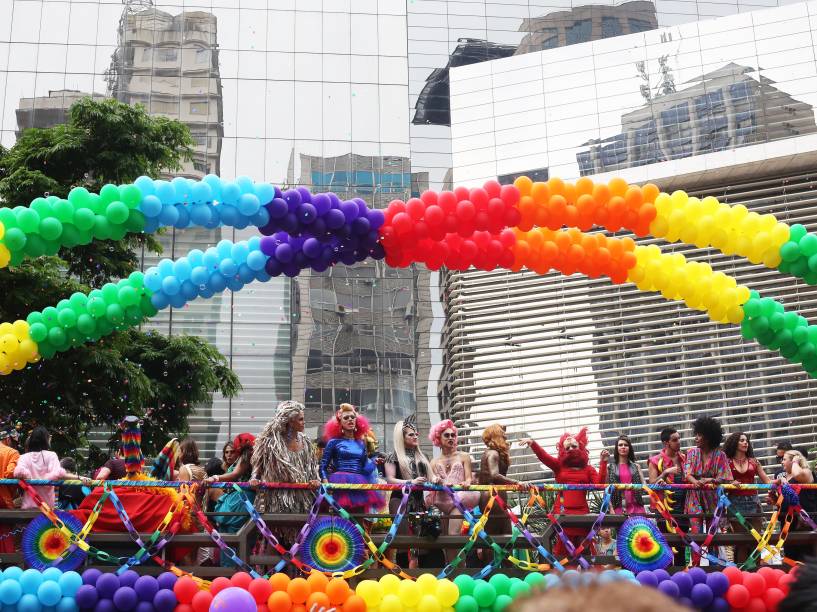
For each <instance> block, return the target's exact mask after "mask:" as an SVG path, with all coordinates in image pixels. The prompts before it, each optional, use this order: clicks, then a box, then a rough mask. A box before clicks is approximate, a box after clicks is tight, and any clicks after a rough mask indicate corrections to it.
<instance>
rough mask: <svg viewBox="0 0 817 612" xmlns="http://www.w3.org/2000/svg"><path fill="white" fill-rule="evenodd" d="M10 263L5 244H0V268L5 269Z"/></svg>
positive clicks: (9, 254)
mask: <svg viewBox="0 0 817 612" xmlns="http://www.w3.org/2000/svg"><path fill="white" fill-rule="evenodd" d="M10 261H11V253H10V252H9V250H8V248H7V247H6V245H5V244H0V268H5V267H6V266H7V265H9V262H10Z"/></svg>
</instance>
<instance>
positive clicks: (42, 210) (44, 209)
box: [29, 198, 54, 219]
mask: <svg viewBox="0 0 817 612" xmlns="http://www.w3.org/2000/svg"><path fill="white" fill-rule="evenodd" d="M29 208H31V209H32V210H34V211H36V212H37V214H38V215H40V219H47V218H48V217H53V216H54V209H53V208H51V203H50V202H48V200H46V199H45V198H34V200H33V201H32V202H31V206H30V207H29Z"/></svg>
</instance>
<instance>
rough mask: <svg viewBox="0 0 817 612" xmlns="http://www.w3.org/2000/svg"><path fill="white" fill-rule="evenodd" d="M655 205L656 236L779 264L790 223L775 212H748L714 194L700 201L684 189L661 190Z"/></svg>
mask: <svg viewBox="0 0 817 612" xmlns="http://www.w3.org/2000/svg"><path fill="white" fill-rule="evenodd" d="M655 208H656V211H657V213H658V214H657V216H656V217H655V220H654V221H653V222H652V224H651V225H650V233H651V234H652V235H653V236H655V237H656V238H663V239H664V240H667V241H668V242H678V241H681V242H684V243H686V244H694V245H695V246H696V247H698V248H705V247H713V248H715V249H718V250H719V251H721V252H722V253H724V254H726V255H740V256H742V257H746V258H748V259H749V261H751V262H752V263H754V264H758V263H761V262H762V263H763V264H764V265H766V266H767V267H769V268H776V267H777V266H778V265H779V264H780V257H781V245H783V244H784V243H785V242H786V241H787V240H789V233H790V229H789V226H788V225H786V224H785V223H781V222H779V221H778V220H777V218H776V217H775V216H774V215H771V214H765V215H759V214H758V213H756V212H749V210H748V209H747V208H746V207H745V206H744V205H743V204H738V205H736V206H729V205H728V204H722V203H720V202H718V200H717V199H716V198H714V197H712V196H708V197H705V198H704V199H703V200H700V199H698V198H696V197H690V196H689V195H688V194H687V193H686V192H684V191H675V192H673V193H672V194H671V195H670V194H667V193H661V194H659V195H658V196H657V197H656V198H655ZM792 229H793V228H792ZM815 238H817V237H815Z"/></svg>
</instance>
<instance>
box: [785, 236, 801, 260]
mask: <svg viewBox="0 0 817 612" xmlns="http://www.w3.org/2000/svg"><path fill="white" fill-rule="evenodd" d="M780 257H782V258H783V261H787V262H789V263H791V262H793V261H795V260H796V259H798V258H799V257H800V247H798V246H797V243H796V242H792V241H789V242H784V243H783V246H781V247H780Z"/></svg>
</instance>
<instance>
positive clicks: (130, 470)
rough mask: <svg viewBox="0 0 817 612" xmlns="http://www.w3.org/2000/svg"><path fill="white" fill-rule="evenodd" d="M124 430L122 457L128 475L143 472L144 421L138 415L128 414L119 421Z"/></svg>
mask: <svg viewBox="0 0 817 612" xmlns="http://www.w3.org/2000/svg"><path fill="white" fill-rule="evenodd" d="M119 428H120V429H121V430H122V457H123V459H124V460H125V471H126V472H127V474H128V476H134V475H136V474H139V473H141V471H142V468H143V467H144V465H145V458H144V457H143V456H142V421H141V419H140V418H139V417H136V416H132V415H131V416H126V417H125V418H124V419H122V422H120V423H119Z"/></svg>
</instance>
